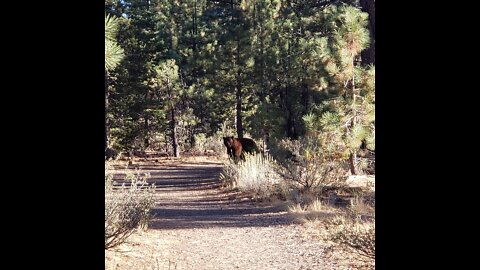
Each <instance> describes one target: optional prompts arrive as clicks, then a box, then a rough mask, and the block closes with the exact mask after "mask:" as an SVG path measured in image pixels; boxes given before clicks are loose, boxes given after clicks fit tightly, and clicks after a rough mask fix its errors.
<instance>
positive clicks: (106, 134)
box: [105, 71, 109, 150]
mask: <svg viewBox="0 0 480 270" xmlns="http://www.w3.org/2000/svg"><path fill="white" fill-rule="evenodd" d="M108 125H109V121H108V72H107V71H105V150H106V149H107V148H108Z"/></svg>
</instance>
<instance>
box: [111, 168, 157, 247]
mask: <svg viewBox="0 0 480 270" xmlns="http://www.w3.org/2000/svg"><path fill="white" fill-rule="evenodd" d="M148 177H149V176H148V174H145V175H144V176H141V175H140V174H139V173H137V174H129V175H127V177H126V178H125V180H127V181H129V182H130V183H129V185H128V186H127V185H125V184H122V186H120V187H118V186H115V185H114V181H113V180H112V178H113V177H112V175H111V174H108V173H106V174H105V249H109V248H112V247H115V246H118V245H120V244H122V243H124V242H125V240H126V239H127V238H128V237H129V236H130V235H131V234H132V233H133V232H134V231H135V230H136V229H137V228H146V226H147V224H148V220H149V213H150V210H151V209H152V208H153V206H154V204H155V201H154V192H155V186H154V185H153V184H152V185H149V184H148V183H147V181H146V180H147V178H148Z"/></svg>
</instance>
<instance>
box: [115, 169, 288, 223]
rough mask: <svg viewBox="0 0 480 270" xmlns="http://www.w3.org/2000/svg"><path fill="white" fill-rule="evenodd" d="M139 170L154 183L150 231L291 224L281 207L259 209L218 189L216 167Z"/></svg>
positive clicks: (217, 170) (245, 200) (218, 182)
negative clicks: (155, 197) (147, 175)
mask: <svg viewBox="0 0 480 270" xmlns="http://www.w3.org/2000/svg"><path fill="white" fill-rule="evenodd" d="M142 169H144V170H148V171H149V173H150V176H151V177H150V178H149V180H148V182H149V183H155V185H156V189H157V194H158V200H157V205H156V206H155V208H154V209H153V210H152V214H153V218H152V220H151V222H150V225H149V228H150V229H162V230H165V229H172V230H174V229H185V228H208V227H259V226H261V227H266V226H277V225H286V224H291V223H292V222H294V220H293V219H292V218H291V216H289V215H288V214H287V213H286V211H285V208H284V207H282V206H272V205H267V206H265V205H263V206H260V205H258V204H255V203H253V202H252V201H250V200H248V199H245V198H244V199H238V198H236V197H235V196H234V193H235V192H233V191H230V190H228V189H222V188H220V181H219V174H220V172H221V169H222V167H221V166H219V165H214V166H212V165H210V166H198V167H197V166H182V167H180V166H176V167H172V168H155V167H151V166H150V167H145V168H142ZM119 182H121V181H119ZM234 198H236V199H234Z"/></svg>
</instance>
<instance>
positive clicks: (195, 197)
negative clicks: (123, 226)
mask: <svg viewBox="0 0 480 270" xmlns="http://www.w3.org/2000/svg"><path fill="white" fill-rule="evenodd" d="M221 168H222V163H220V162H215V161H203V162H199V161H192V162H185V161H184V162H167V163H155V162H145V163H141V164H140V165H139V169H141V171H142V172H149V173H150V176H151V178H150V180H149V182H152V183H155V184H156V187H157V195H156V199H157V204H156V207H155V209H154V210H153V212H154V214H155V217H154V218H153V220H152V222H151V224H150V226H149V229H148V230H147V231H146V232H141V233H139V234H136V235H133V236H132V237H131V238H130V241H129V243H127V244H125V245H122V246H120V247H119V248H117V249H116V250H114V251H110V250H109V251H106V253H105V263H106V269H222V270H226V269H278V270H279V269H356V268H355V267H350V266H348V263H346V262H340V261H338V260H336V259H334V258H332V257H331V256H330V255H329V252H328V246H329V245H327V244H325V243H322V242H320V241H318V240H312V239H309V238H307V237H306V236H305V235H304V234H303V233H302V231H303V228H302V226H301V225H300V224H298V223H297V222H295V220H294V219H292V217H291V216H289V215H288V213H287V212H286V211H285V207H284V206H281V205H273V204H259V203H254V202H252V201H250V200H248V199H246V198H242V197H239V196H238V195H239V194H236V193H234V192H232V191H228V190H227V189H225V188H221V187H220V182H219V173H220V171H221ZM118 172H120V173H121V171H118ZM115 178H116V179H117V180H120V179H122V178H123V176H122V175H121V174H119V175H116V177H115Z"/></svg>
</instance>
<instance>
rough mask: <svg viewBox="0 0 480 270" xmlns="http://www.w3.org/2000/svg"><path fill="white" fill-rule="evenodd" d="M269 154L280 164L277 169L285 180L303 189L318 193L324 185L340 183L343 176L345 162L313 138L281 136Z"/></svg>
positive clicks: (343, 180) (345, 173) (346, 167)
mask: <svg viewBox="0 0 480 270" xmlns="http://www.w3.org/2000/svg"><path fill="white" fill-rule="evenodd" d="M272 154H273V155H274V156H275V159H276V160H278V161H279V164H281V165H282V166H281V170H280V173H281V175H282V176H283V178H284V179H285V181H288V182H291V183H292V184H294V185H296V186H298V188H299V189H302V190H303V191H305V190H307V191H311V190H316V191H317V192H318V193H320V194H321V193H322V191H323V189H324V188H326V187H329V186H335V185H341V184H342V183H344V182H345V180H346V176H347V172H348V164H347V163H346V162H345V161H344V160H342V159H338V158H335V157H332V154H331V153H329V152H328V151H327V149H325V148H324V147H322V145H321V144H320V142H319V141H318V140H316V139H315V138H312V137H304V138H300V139H299V140H285V139H284V140H281V141H280V142H279V143H278V145H277V146H276V147H274V148H273V149H272Z"/></svg>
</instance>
